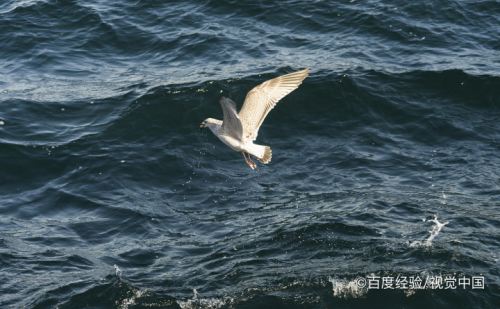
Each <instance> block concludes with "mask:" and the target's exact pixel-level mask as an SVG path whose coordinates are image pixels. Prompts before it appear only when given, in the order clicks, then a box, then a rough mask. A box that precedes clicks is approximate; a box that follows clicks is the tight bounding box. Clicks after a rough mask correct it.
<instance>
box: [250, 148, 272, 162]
mask: <svg viewBox="0 0 500 309" xmlns="http://www.w3.org/2000/svg"><path fill="white" fill-rule="evenodd" d="M247 152H248V153H249V154H251V155H252V156H254V157H256V158H257V159H258V160H259V161H260V162H262V163H264V164H267V163H269V162H271V158H272V157H273V152H272V151H271V147H269V146H262V145H256V144H252V145H250V146H248V148H247Z"/></svg>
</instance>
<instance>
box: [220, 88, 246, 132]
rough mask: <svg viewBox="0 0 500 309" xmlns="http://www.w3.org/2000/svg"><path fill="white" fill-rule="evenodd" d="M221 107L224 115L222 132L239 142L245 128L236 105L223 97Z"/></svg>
mask: <svg viewBox="0 0 500 309" xmlns="http://www.w3.org/2000/svg"><path fill="white" fill-rule="evenodd" d="M220 106H221V107H222V113H223V114H224V120H223V121H222V132H223V134H225V135H230V136H232V137H234V138H237V139H238V140H241V138H242V136H243V126H242V124H241V121H240V117H239V116H238V112H237V111H236V104H235V103H234V102H233V100H231V99H229V98H225V97H222V98H221V99H220Z"/></svg>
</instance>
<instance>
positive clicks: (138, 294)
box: [115, 265, 145, 309]
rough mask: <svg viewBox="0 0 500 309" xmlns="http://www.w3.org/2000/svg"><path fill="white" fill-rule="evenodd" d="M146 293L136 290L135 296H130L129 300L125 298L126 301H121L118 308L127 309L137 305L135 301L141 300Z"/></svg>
mask: <svg viewBox="0 0 500 309" xmlns="http://www.w3.org/2000/svg"><path fill="white" fill-rule="evenodd" d="M115 266H116V265H115ZM144 293H145V291H142V290H135V291H134V294H132V296H130V297H129V298H125V299H124V300H122V301H121V303H120V305H119V306H118V308H120V309H127V308H128V306H130V305H135V301H136V300H137V298H139V297H141V296H142V295H144Z"/></svg>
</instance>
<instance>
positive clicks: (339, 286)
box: [328, 277, 367, 298]
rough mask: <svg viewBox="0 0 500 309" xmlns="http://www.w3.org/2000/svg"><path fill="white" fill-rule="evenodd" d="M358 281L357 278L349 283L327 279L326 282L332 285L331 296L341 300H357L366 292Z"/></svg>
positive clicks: (347, 281)
mask: <svg viewBox="0 0 500 309" xmlns="http://www.w3.org/2000/svg"><path fill="white" fill-rule="evenodd" d="M358 279H359V278H356V279H354V280H350V281H349V280H342V279H335V278H332V277H329V278H328V281H330V283H331V284H332V292H333V296H337V297H341V298H348V297H352V298H357V297H360V296H362V295H364V294H365V293H366V292H367V290H366V288H365V287H364V285H363V284H360V283H359V282H358Z"/></svg>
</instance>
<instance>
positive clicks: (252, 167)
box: [242, 152, 257, 170]
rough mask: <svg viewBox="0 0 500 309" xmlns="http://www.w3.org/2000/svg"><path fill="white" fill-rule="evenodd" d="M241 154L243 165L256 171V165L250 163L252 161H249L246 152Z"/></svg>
mask: <svg viewBox="0 0 500 309" xmlns="http://www.w3.org/2000/svg"><path fill="white" fill-rule="evenodd" d="M242 154H243V158H245V163H246V164H247V165H248V167H250V168H251V169H253V170H254V169H256V168H257V164H255V162H253V161H252V159H250V155H248V154H247V153H246V152H242Z"/></svg>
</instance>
